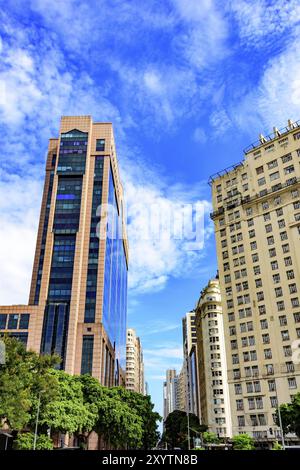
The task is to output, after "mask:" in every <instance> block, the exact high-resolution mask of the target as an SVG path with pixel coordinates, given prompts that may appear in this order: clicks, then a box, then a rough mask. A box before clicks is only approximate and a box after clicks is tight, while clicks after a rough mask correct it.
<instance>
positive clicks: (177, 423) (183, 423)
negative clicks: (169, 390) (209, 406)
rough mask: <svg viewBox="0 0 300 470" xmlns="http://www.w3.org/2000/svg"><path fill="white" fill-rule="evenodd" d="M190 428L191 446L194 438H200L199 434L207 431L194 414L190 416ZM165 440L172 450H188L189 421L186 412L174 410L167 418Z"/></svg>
mask: <svg viewBox="0 0 300 470" xmlns="http://www.w3.org/2000/svg"><path fill="white" fill-rule="evenodd" d="M189 428H190V440H191V442H190V443H191V445H192V442H193V438H194V437H199V434H200V433H202V432H203V431H205V430H206V429H207V427H206V426H202V425H200V422H199V418H198V416H196V415H194V414H193V413H190V414H189ZM163 440H164V441H165V442H166V443H167V444H168V445H169V446H170V447H172V448H174V447H180V448H181V449H187V448H188V419H187V414H186V413H185V411H180V410H174V411H172V413H170V414H169V415H168V416H167V419H166V421H165V432H164V436H163Z"/></svg>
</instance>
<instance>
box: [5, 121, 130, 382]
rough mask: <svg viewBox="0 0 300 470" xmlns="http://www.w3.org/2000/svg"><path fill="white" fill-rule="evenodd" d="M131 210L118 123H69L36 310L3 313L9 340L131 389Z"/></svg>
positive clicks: (45, 204) (35, 278)
mask: <svg viewBox="0 0 300 470" xmlns="http://www.w3.org/2000/svg"><path fill="white" fill-rule="evenodd" d="M103 204H109V206H110V208H109V210H107V211H105V212H104V211H103V210H101V205H103ZM123 206H124V200H123V190H122V185H121V182H120V176H119V169H118V161H117V155H116V148H115V142H114V135H113V128H112V124H111V123H102V122H93V120H92V118H91V116H64V117H62V119H61V125H60V132H59V135H58V137H56V138H54V139H50V141H49V146H48V154H47V160H46V175H45V184H44V193H43V199H42V206H41V213H40V222H39V228H38V236H37V244H36V252H35V258H34V265H33V273H32V281H31V288H30V296H29V303H28V305H12V306H1V307H0V333H1V334H2V333H4V332H5V333H8V334H9V335H11V336H14V337H16V338H18V339H19V340H21V341H23V342H24V344H26V346H27V348H28V349H33V350H35V351H37V352H39V353H41V354H44V353H45V354H46V353H47V354H51V353H56V354H58V355H59V356H60V357H61V365H60V367H61V368H62V369H64V370H65V371H66V372H68V373H70V374H86V373H88V374H91V375H92V376H94V377H96V378H97V379H98V380H99V381H100V383H101V384H103V385H105V386H113V385H119V384H121V385H124V372H123V371H124V370H125V345H126V316H127V307H126V303H127V270H128V244H127V238H126V231H125V225H124V220H123V213H124V207H123Z"/></svg>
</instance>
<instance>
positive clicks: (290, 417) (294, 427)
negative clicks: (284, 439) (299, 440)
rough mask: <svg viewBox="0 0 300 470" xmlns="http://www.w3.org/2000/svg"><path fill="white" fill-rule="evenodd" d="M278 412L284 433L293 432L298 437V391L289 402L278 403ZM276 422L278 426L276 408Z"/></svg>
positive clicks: (299, 401) (299, 428) (299, 412)
mask: <svg viewBox="0 0 300 470" xmlns="http://www.w3.org/2000/svg"><path fill="white" fill-rule="evenodd" d="M280 414H281V421H282V427H283V431H284V433H285V434H287V433H288V432H294V433H295V434H296V435H297V436H298V437H300V392H298V393H297V394H296V395H295V396H294V397H293V399H292V402H291V403H286V404H283V405H280ZM276 424H277V425H278V426H279V417H278V410H277V411H276Z"/></svg>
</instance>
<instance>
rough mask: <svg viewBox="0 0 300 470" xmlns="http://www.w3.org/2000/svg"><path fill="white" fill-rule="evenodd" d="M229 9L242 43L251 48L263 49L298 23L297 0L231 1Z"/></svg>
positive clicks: (299, 10) (299, 9) (298, 7)
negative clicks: (237, 27) (234, 19)
mask: <svg viewBox="0 0 300 470" xmlns="http://www.w3.org/2000/svg"><path fill="white" fill-rule="evenodd" d="M230 9H231V11H232V12H233V14H234V15H235V18H236V20H237V22H238V26H239V36H240V39H241V41H242V43H243V44H248V45H252V46H253V45H256V46H262V47H264V48H265V47H266V45H267V44H268V43H272V42H274V40H275V38H276V37H277V36H279V35H280V34H282V33H284V32H285V31H286V30H287V29H290V28H293V27H294V26H295V25H296V23H297V22H299V21H300V4H299V1H298V0H272V1H267V0H251V2H248V1H246V0H232V1H231V3H230ZM276 47H278V46H277V45H276Z"/></svg>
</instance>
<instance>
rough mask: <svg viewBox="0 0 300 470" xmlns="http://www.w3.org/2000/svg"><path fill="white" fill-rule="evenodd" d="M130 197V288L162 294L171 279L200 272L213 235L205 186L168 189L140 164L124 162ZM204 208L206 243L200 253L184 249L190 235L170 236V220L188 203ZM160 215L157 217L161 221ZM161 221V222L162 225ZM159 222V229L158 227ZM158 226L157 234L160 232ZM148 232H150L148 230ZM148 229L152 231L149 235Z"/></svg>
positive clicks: (164, 183) (153, 172)
mask: <svg viewBox="0 0 300 470" xmlns="http://www.w3.org/2000/svg"><path fill="white" fill-rule="evenodd" d="M123 169H124V175H126V176H125V181H124V183H125V196H126V201H127V205H128V215H129V225H128V235H129V246H130V253H132V256H131V255H130V267H129V286H130V288H131V289H132V290H133V292H136V293H145V292H153V291H158V290H160V289H162V288H164V287H165V285H166V283H167V282H168V280H169V279H170V278H171V277H179V276H182V275H191V273H193V272H197V269H199V267H200V266H199V265H200V262H201V259H202V257H203V256H204V247H205V245H204V244H205V241H206V239H207V237H209V236H210V235H211V233H212V231H211V222H210V221H209V220H208V213H209V212H210V211H211V204H210V202H208V201H206V200H205V199H201V196H202V194H203V186H202V185H199V186H197V185H195V187H191V188H186V187H184V186H182V185H174V186H172V185H171V184H169V185H168V182H167V181H164V180H163V179H162V178H161V177H160V176H159V174H158V173H156V171H153V170H149V168H148V166H147V165H145V164H143V165H139V164H138V163H137V162H135V163H134V165H133V163H132V161H127V162H126V163H125V164H124V163H123ZM189 203H190V204H193V207H194V209H195V208H196V206H197V204H199V203H200V204H201V205H202V206H203V210H204V216H205V220H204V222H205V225H204V233H203V234H200V233H199V234H198V235H203V243H204V244H202V245H200V250H199V251H189V250H187V249H185V246H186V242H187V239H186V236H187V232H184V231H183V237H182V238H180V233H179V232H178V237H177V233H176V232H174V231H173V230H172V228H173V226H172V225H171V232H170V236H168V234H169V232H168V228H169V226H168V223H167V221H168V216H169V215H171V218H172V217H173V216H174V214H177V215H178V214H179V213H180V211H182V207H184V206H185V204H189ZM156 215H157V217H156ZM157 221H158V222H157ZM156 223H157V225H156ZM155 228H157V229H158V230H157V231H156V229H155ZM145 229H146V230H145ZM148 229H149V231H148Z"/></svg>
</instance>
